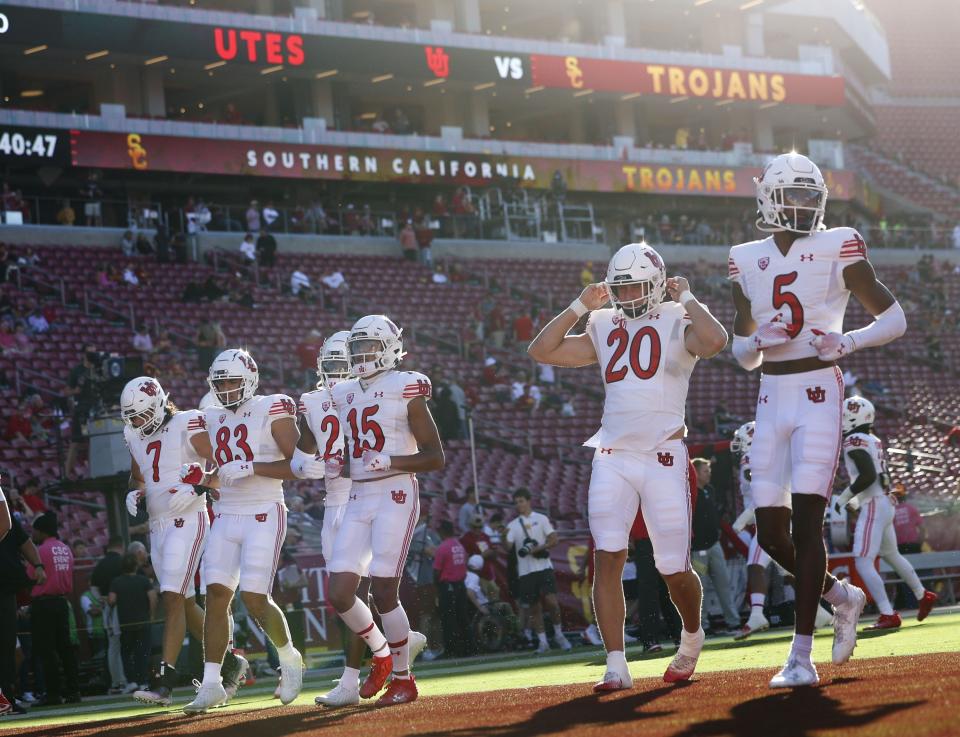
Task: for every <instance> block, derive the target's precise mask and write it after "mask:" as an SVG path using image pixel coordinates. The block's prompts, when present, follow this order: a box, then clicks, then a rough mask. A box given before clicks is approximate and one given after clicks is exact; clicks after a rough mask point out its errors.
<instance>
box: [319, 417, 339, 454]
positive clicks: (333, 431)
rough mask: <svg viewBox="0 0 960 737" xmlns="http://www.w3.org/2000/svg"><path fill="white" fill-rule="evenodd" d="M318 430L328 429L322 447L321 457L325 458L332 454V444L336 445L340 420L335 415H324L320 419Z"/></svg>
mask: <svg viewBox="0 0 960 737" xmlns="http://www.w3.org/2000/svg"><path fill="white" fill-rule="evenodd" d="M320 430H321V431H327V430H328V431H329V432H328V434H327V445H326V447H325V448H324V449H323V458H324V460H326V459H327V458H331V457H332V456H333V446H334V445H336V443H337V441H338V440H339V439H340V420H339V419H338V418H337V416H336V415H325V416H324V418H323V419H322V420H321V421H320Z"/></svg>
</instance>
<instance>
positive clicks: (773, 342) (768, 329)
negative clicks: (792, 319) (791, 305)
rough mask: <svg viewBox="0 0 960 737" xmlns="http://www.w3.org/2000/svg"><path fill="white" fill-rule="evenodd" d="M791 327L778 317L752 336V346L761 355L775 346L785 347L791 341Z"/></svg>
mask: <svg viewBox="0 0 960 737" xmlns="http://www.w3.org/2000/svg"><path fill="white" fill-rule="evenodd" d="M790 339H791V338H790V326H789V325H788V324H787V323H785V322H784V321H783V318H781V317H780V315H777V316H776V317H775V318H773V319H772V320H771V321H770V322H766V323H764V324H763V325H761V326H760V327H758V328H757V329H756V331H755V332H754V333H753V334H752V335H751V336H750V338H749V341H750V346H751V348H753V350H754V351H756V352H757V353H759V352H760V351H762V350H766V349H767V348H772V347H773V346H777V345H783V344H784V343H787V342H789V341H790Z"/></svg>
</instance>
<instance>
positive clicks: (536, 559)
mask: <svg viewBox="0 0 960 737" xmlns="http://www.w3.org/2000/svg"><path fill="white" fill-rule="evenodd" d="M513 503H514V504H515V505H516V508H517V515H518V516H517V517H516V518H515V519H513V520H512V521H511V522H510V524H509V525H507V535H506V540H505V543H504V545H505V547H506V549H507V554H508V555H509V554H511V551H512V553H515V554H516V556H517V558H516V559H517V576H518V585H517V593H518V596H517V600H518V601H517V603H518V604H519V605H520V623H521V626H522V627H523V631H524V635H526V636H527V638H528V639H532V638H531V637H530V624H529V623H530V619H531V618H532V619H533V628H534V630H535V631H536V633H537V639H538V641H539V644H538V645H537V654H538V655H540V654H542V653H545V652H548V651H549V650H550V644H549V643H548V642H547V635H546V632H545V631H544V627H543V607H542V606H541V599H542V600H543V602H544V603H545V604H546V607H547V613H548V614H549V615H550V620H551V621H552V622H553V640H554V642H555V643H556V645H557V646H558V647H560V648H561V649H563V650H570V649H571V647H572V646H571V645H570V643H569V642H568V641H567V638H566V637H564V636H563V628H562V626H561V621H560V605H559V604H558V603H557V578H556V576H555V575H554V572H553V563H552V562H551V561H550V548H552V547H554V546H555V545H556V544H557V533H556V531H554V529H553V525H552V524H550V520H549V519H548V518H547V517H546V515H543V514H540V513H539V512H534V511H533V507H532V506H531V504H530V492H529V491H528V490H527V489H524V488H519V489H517V490H516V491H514V492H513Z"/></svg>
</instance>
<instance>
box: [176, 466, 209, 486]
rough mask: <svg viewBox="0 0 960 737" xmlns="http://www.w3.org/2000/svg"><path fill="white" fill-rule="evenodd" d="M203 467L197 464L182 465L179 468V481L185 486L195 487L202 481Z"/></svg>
mask: <svg viewBox="0 0 960 737" xmlns="http://www.w3.org/2000/svg"><path fill="white" fill-rule="evenodd" d="M203 476H204V473H203V466H201V465H200V464H199V463H184V464H183V465H182V466H180V480H181V481H182V482H183V483H185V484H192V485H194V486H196V485H197V484H199V483H200V482H201V481H203Z"/></svg>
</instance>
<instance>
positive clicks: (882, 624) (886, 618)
mask: <svg viewBox="0 0 960 737" xmlns="http://www.w3.org/2000/svg"><path fill="white" fill-rule="evenodd" d="M901 624H903V623H902V622H901V621H900V615H899V614H897V613H896V612H894V613H893V614H881V615H880V616H879V617H878V618H877V621H876V622H874V623H873V624H871V625H870V626H869V627H864V629H865V630H896V629H900V625H901Z"/></svg>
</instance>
